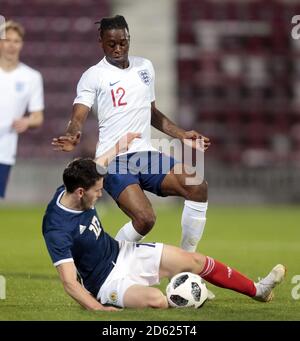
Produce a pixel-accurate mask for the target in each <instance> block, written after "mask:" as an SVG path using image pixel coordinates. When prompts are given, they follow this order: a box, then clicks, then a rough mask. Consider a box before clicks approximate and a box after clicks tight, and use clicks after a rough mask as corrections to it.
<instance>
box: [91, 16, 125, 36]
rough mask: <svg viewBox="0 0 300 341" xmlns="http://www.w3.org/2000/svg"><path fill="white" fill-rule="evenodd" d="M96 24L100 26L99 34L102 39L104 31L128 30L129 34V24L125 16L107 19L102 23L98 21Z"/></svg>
mask: <svg viewBox="0 0 300 341" xmlns="http://www.w3.org/2000/svg"><path fill="white" fill-rule="evenodd" d="M96 24H99V28H98V31H99V34H100V37H101V38H102V37H103V34H104V31H107V30H113V29H126V30H127V31H128V33H129V28H128V24H127V22H126V20H125V18H124V17H123V15H115V16H114V17H105V18H102V19H101V20H100V21H97V22H96Z"/></svg>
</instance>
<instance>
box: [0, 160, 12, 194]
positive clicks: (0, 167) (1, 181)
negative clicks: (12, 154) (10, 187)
mask: <svg viewBox="0 0 300 341" xmlns="http://www.w3.org/2000/svg"><path fill="white" fill-rule="evenodd" d="M10 169H11V165H4V164H2V163H0V198H4V196H5V190H6V185H7V182H8V177H9V173H10Z"/></svg>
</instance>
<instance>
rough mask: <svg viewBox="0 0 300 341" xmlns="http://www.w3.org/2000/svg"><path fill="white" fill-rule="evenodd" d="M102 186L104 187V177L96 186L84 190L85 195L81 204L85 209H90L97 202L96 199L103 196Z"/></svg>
mask: <svg viewBox="0 0 300 341" xmlns="http://www.w3.org/2000/svg"><path fill="white" fill-rule="evenodd" d="M102 188H103V178H101V179H100V180H98V181H97V182H96V183H95V185H94V186H92V187H91V188H89V189H88V190H87V191H84V193H83V196H82V198H81V205H82V208H83V210H87V209H90V208H91V207H93V206H94V205H95V204H96V201H97V200H98V199H99V198H100V197H102Z"/></svg>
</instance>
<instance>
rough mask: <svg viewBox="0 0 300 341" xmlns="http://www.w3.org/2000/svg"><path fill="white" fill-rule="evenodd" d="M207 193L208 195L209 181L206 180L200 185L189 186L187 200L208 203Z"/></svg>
mask: <svg viewBox="0 0 300 341" xmlns="http://www.w3.org/2000/svg"><path fill="white" fill-rule="evenodd" d="M207 193H208V184H207V181H206V180H204V181H203V182H202V183H201V184H200V185H195V186H189V187H188V188H187V195H186V198H185V199H187V200H192V201H197V202H206V201H207Z"/></svg>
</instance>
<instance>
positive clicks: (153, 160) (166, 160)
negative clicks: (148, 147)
mask: <svg viewBox="0 0 300 341" xmlns="http://www.w3.org/2000/svg"><path fill="white" fill-rule="evenodd" d="M176 163H178V161H176V160H175V159H174V158H172V157H170V156H167V155H165V154H163V153H160V152H156V151H145V152H137V153H129V154H124V155H120V156H117V157H116V158H115V159H114V160H113V161H112V162H111V163H110V164H109V166H108V174H107V175H106V176H105V178H104V188H105V190H106V191H107V192H108V193H109V194H110V195H111V196H112V197H113V199H114V200H117V199H118V197H119V195H120V194H121V193H122V191H123V190H124V189H125V188H126V187H127V186H129V185H132V184H139V185H140V186H141V188H142V189H143V190H145V191H148V192H151V193H154V194H156V195H158V196H162V197H163V196H165V195H163V194H162V193H161V183H162V181H163V179H164V177H165V176H166V175H167V174H168V173H169V171H170V170H171V169H172V168H173V167H174V165H175V164H176Z"/></svg>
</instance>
